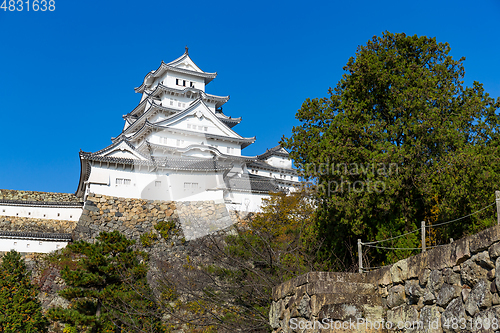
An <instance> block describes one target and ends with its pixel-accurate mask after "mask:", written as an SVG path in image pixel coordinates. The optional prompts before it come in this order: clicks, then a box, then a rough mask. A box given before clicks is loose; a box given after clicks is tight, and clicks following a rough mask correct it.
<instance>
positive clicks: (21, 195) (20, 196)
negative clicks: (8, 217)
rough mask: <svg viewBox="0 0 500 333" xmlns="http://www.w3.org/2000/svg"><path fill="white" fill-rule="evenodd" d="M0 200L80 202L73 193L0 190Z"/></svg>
mask: <svg viewBox="0 0 500 333" xmlns="http://www.w3.org/2000/svg"><path fill="white" fill-rule="evenodd" d="M0 200H14V201H45V202H82V199H81V198H78V197H77V196H76V195H74V194H73V193H55V192H37V191H17V190H0Z"/></svg>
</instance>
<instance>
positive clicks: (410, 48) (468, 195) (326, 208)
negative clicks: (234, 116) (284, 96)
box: [282, 32, 500, 269]
mask: <svg viewBox="0 0 500 333" xmlns="http://www.w3.org/2000/svg"><path fill="white" fill-rule="evenodd" d="M449 52H450V47H449V45H448V44H446V43H444V44H443V43H438V42H436V40H435V38H428V37H425V36H424V37H417V36H406V35H405V34H391V33H388V32H386V33H384V34H383V36H382V37H374V38H373V39H372V40H370V41H368V43H367V44H366V45H364V46H360V47H359V48H358V50H357V52H356V56H355V57H353V58H351V59H349V61H348V63H347V65H346V66H345V67H344V69H345V71H346V73H345V74H344V75H343V77H342V79H341V80H340V82H339V83H338V84H337V86H336V87H335V88H334V89H330V90H329V97H326V98H321V99H312V100H310V99H308V100H306V101H305V102H304V104H303V105H302V108H301V109H300V110H299V111H298V112H297V118H298V119H299V120H300V121H301V123H302V124H301V126H298V127H294V129H293V134H292V136H291V137H290V138H288V139H286V138H284V139H283V142H282V144H283V145H284V146H285V147H287V148H289V149H290V150H291V157H292V158H293V159H294V160H295V162H296V164H297V165H298V166H299V168H300V169H301V171H302V174H303V176H304V177H305V178H308V179H309V180H310V181H312V182H313V183H314V184H315V185H318V191H317V194H316V199H317V205H318V211H317V226H318V230H319V232H320V233H321V234H322V235H324V236H325V237H327V240H328V250H329V251H331V253H335V254H336V256H337V257H338V259H339V260H337V261H336V264H337V268H338V269H354V268H355V260H356V256H355V255H353V253H355V252H356V249H355V246H356V239H357V238H361V239H362V240H363V241H373V240H381V239H386V238H389V237H392V236H397V235H401V234H403V233H405V232H408V231H412V230H415V229H417V228H419V227H420V222H421V221H423V220H425V221H427V223H428V224H432V223H436V222H439V221H445V220H451V219H454V218H458V217H461V216H464V215H468V214H470V213H473V212H475V211H477V210H478V209H481V208H483V207H485V206H487V205H488V204H491V203H493V202H494V191H495V190H498V189H499V188H498V184H499V183H500V163H499V162H500V160H499V158H500V155H499V135H498V125H499V120H498V113H497V109H498V107H499V106H500V99H499V100H497V101H496V102H495V100H494V99H492V98H490V97H489V95H488V94H487V93H485V91H484V90H483V87H482V85H481V84H480V83H478V82H474V84H473V86H472V87H469V88H467V87H464V86H463V81H462V79H463V77H464V73H465V70H464V67H463V61H464V59H463V58H462V59H460V60H458V61H457V60H454V59H453V58H452V57H451V56H450V55H449ZM493 219H494V209H493V207H492V208H491V209H490V210H487V211H484V212H482V214H477V215H474V216H473V217H471V218H468V219H464V220H461V221H460V222H459V223H455V224H450V225H449V226H447V227H442V228H439V229H435V230H433V231H432V233H431V234H429V235H428V236H430V242H432V243H433V244H436V243H442V242H447V241H448V239H449V237H454V238H459V237H461V236H463V235H464V234H467V233H470V232H476V231H477V230H479V229H481V228H484V227H487V226H488V225H490V224H491V223H493ZM381 245H383V246H389V247H410V248H411V247H420V246H421V244H420V237H419V234H414V235H413V236H410V237H403V238H400V239H398V240H395V241H394V242H388V243H384V244H381ZM388 253H389V256H388ZM409 254H411V251H410V252H409V251H399V252H394V251H390V252H388V251H385V250H380V251H379V252H378V254H377V252H376V250H371V251H370V255H369V258H372V259H374V263H375V264H376V265H378V264H384V263H389V262H391V261H394V260H397V259H400V258H401V257H403V256H407V255H409Z"/></svg>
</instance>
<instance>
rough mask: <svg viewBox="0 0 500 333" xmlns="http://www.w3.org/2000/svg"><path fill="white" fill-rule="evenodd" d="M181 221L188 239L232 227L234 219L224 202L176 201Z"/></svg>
mask: <svg viewBox="0 0 500 333" xmlns="http://www.w3.org/2000/svg"><path fill="white" fill-rule="evenodd" d="M176 206H177V213H178V216H179V222H180V224H181V226H182V229H183V231H184V236H185V238H186V240H192V239H196V238H199V237H203V236H206V235H208V234H210V233H213V232H215V231H219V230H223V229H226V228H228V227H230V226H231V225H232V224H233V223H234V222H236V220H234V221H233V220H232V219H231V216H230V215H229V212H228V210H227V209H226V205H225V204H224V203H215V202H214V201H192V202H176Z"/></svg>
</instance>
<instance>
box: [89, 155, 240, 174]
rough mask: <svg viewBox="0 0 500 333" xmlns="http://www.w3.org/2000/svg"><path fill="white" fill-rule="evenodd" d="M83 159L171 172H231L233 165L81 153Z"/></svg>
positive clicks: (209, 160) (206, 160) (214, 161)
mask: <svg viewBox="0 0 500 333" xmlns="http://www.w3.org/2000/svg"><path fill="white" fill-rule="evenodd" d="M80 156H81V158H82V159H85V160H89V161H96V162H104V163H117V164H122V165H123V164H125V165H137V166H151V167H158V168H162V169H169V170H181V171H182V170H185V171H214V172H215V171H227V170H231V169H232V167H233V165H232V163H227V162H224V161H217V160H213V159H203V158H199V159H194V158H193V159H189V158H179V159H173V158H163V159H155V160H154V161H152V160H147V161H145V160H135V159H131V158H121V157H108V156H98V155H94V154H93V153H84V152H81V153H80Z"/></svg>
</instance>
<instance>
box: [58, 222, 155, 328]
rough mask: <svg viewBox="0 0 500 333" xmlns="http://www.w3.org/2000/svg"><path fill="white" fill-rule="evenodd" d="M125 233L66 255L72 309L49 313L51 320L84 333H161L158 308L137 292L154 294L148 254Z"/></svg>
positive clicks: (65, 294)
mask: <svg viewBox="0 0 500 333" xmlns="http://www.w3.org/2000/svg"><path fill="white" fill-rule="evenodd" d="M134 243H135V242H134V241H132V240H128V239H127V238H125V236H123V235H121V234H120V233H119V232H117V231H114V232H111V233H106V232H103V233H101V234H100V235H99V236H98V237H97V238H96V241H95V243H88V242H84V241H78V242H76V243H74V244H70V245H68V246H67V247H66V249H65V251H64V252H63V253H62V255H61V258H60V259H61V261H63V262H64V263H65V264H64V267H63V269H62V270H61V277H62V278H63V279H64V281H65V282H66V284H67V285H68V287H67V288H65V289H63V290H62V291H61V292H60V295H61V296H62V297H64V298H65V299H67V300H68V301H70V306H69V307H68V308H67V309H65V308H55V309H51V310H49V313H48V315H49V317H50V318H51V319H52V320H54V321H59V322H62V323H66V324H68V325H69V328H73V329H77V331H78V332H93V333H94V332H128V331H137V332H161V331H162V330H161V325H160V322H159V320H155V318H150V317H149V316H148V314H149V311H151V310H152V309H153V308H154V304H153V303H151V302H150V301H148V300H145V299H144V298H142V297H141V294H140V293H138V292H137V291H138V290H140V291H144V290H148V285H147V281H146V274H147V263H146V259H147V258H146V254H145V253H143V252H140V251H138V250H134V249H133V245H134Z"/></svg>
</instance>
